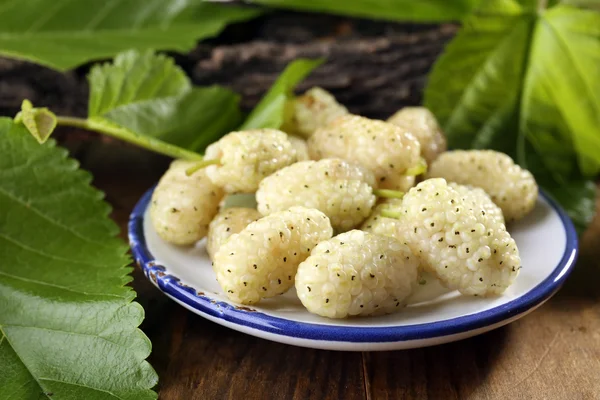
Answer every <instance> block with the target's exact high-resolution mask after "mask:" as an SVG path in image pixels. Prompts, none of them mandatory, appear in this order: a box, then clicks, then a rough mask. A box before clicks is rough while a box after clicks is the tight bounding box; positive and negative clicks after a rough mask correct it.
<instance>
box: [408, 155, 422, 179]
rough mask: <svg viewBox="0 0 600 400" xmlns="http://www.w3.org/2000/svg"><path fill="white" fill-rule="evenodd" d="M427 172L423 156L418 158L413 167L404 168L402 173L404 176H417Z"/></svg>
mask: <svg viewBox="0 0 600 400" xmlns="http://www.w3.org/2000/svg"><path fill="white" fill-rule="evenodd" d="M426 172H427V161H425V159H424V158H421V159H419V162H418V163H417V165H415V166H414V167H410V168H409V169H407V170H406V172H405V173H404V175H406V176H417V175H421V174H424V173H426Z"/></svg>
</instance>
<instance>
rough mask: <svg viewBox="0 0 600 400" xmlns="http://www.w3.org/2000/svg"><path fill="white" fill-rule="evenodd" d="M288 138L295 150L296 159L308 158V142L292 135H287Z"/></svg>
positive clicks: (303, 159) (304, 159)
mask: <svg viewBox="0 0 600 400" xmlns="http://www.w3.org/2000/svg"><path fill="white" fill-rule="evenodd" d="M288 140H289V141H290V143H291V144H292V147H293V148H294V150H296V158H297V159H298V161H306V160H310V157H309V156H308V144H307V143H306V140H304V139H302V138H300V137H298V136H294V135H288Z"/></svg>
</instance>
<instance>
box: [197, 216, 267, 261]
mask: <svg viewBox="0 0 600 400" xmlns="http://www.w3.org/2000/svg"><path fill="white" fill-rule="evenodd" d="M260 218H262V215H261V213H259V212H258V211H257V210H255V209H253V208H246V207H231V208H227V209H225V210H223V211H221V212H220V213H218V214H217V216H216V217H215V218H214V219H213V220H212V221H211V223H210V225H209V227H208V236H207V239H206V251H207V252H208V255H209V256H210V258H211V259H212V258H213V256H214V255H215V254H216V253H217V250H219V248H220V247H221V245H222V244H223V243H225V241H226V240H227V239H229V237H230V236H231V235H233V234H234V233H239V232H241V231H242V230H243V229H244V228H245V227H247V226H248V225H249V224H250V223H251V222H254V221H257V220H259V219H260Z"/></svg>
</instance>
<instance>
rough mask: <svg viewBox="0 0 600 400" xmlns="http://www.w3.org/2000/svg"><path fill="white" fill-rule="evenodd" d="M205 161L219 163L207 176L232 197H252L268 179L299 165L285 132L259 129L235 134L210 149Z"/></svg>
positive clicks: (208, 170)
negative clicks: (236, 195)
mask: <svg viewBox="0 0 600 400" xmlns="http://www.w3.org/2000/svg"><path fill="white" fill-rule="evenodd" d="M204 157H205V160H207V161H209V160H218V161H219V163H218V164H217V165H209V166H207V167H206V174H207V175H208V177H209V178H210V179H211V180H212V181H213V183H215V184H216V185H219V186H221V187H223V188H224V189H225V191H226V192H228V193H236V192H242V193H252V192H255V191H256V188H257V187H258V184H259V182H260V181H261V180H263V178H264V177H266V176H269V175H271V174H272V173H273V172H275V171H277V170H279V169H281V168H283V167H285V166H287V165H290V164H293V163H295V162H296V161H297V157H296V150H294V147H293V146H292V144H291V143H290V141H289V140H288V137H287V135H286V134H285V133H284V132H281V131H278V130H276V129H257V130H248V131H239V132H231V133H228V134H227V135H225V136H223V137H222V138H221V139H219V141H218V142H215V143H213V144H211V145H210V146H208V147H207V148H206V153H205V156H204Z"/></svg>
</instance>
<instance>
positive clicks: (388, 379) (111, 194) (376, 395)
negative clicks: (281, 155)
mask: <svg viewBox="0 0 600 400" xmlns="http://www.w3.org/2000/svg"><path fill="white" fill-rule="evenodd" d="M109 146H110V145H109ZM99 151H101V150H99ZM127 152H131V153H132V154H128V153H127ZM136 152H137V150H133V149H128V148H119V149H117V150H116V151H111V153H114V154H115V156H114V157H115V159H125V160H126V159H131V158H132V157H135V158H136V159H139V158H140V157H137V155H136V154H134V153H136ZM102 153H103V154H106V152H104V151H102ZM99 165H100V163H99V161H98V159H96V160H95V159H94V157H93V156H92V157H90V158H88V161H87V162H86V163H84V166H86V167H87V168H90V169H91V170H92V171H93V173H94V175H95V176H96V180H95V184H96V185H97V186H98V187H99V188H101V189H102V190H104V191H105V192H106V194H107V200H108V201H109V202H111V203H112V204H113V206H114V212H113V217H114V219H115V220H116V221H117V222H118V223H119V224H120V226H121V228H122V229H123V230H125V228H126V226H125V224H126V221H127V217H128V214H129V212H130V211H131V209H132V207H133V205H134V204H135V202H136V201H137V200H138V198H139V197H140V196H141V194H142V193H143V192H144V191H145V190H146V189H147V188H148V187H149V186H150V185H151V184H152V183H153V182H154V181H155V179H156V178H157V177H158V176H159V174H160V172H161V171H162V168H164V165H165V163H164V160H162V159H159V158H153V159H152V161H151V162H145V163H137V164H134V165H132V164H131V163H130V164H129V167H128V169H127V170H126V172H125V171H124V170H123V169H122V167H123V165H119V163H112V164H110V165H112V167H110V169H107V167H106V165H107V163H105V162H102V165H103V166H99ZM123 237H125V232H123ZM134 277H135V279H134V282H133V285H134V287H135V289H136V290H137V291H138V294H139V299H138V301H140V302H141V303H142V305H143V306H144V308H145V309H146V320H145V321H144V323H143V325H142V329H143V330H144V332H146V334H147V335H148V337H149V338H150V340H151V341H152V343H153V352H152V355H151V356H150V362H151V363H152V365H153V366H154V368H156V370H157V372H158V373H159V375H160V383H159V387H158V390H159V392H160V398H161V399H166V400H171V399H173V400H179V399H186V400H187V399H201V400H206V399H209V400H212V399H260V400H268V399H277V400H281V399H319V400H322V399H336V400H337V399H348V400H353V399H369V400H372V399H373V400H374V399H377V400H379V399H394V400H396V399H528V400H530V399H569V400H575V399H600V289H599V283H600V218H599V219H597V220H596V221H595V223H594V225H593V226H592V227H591V228H590V229H589V230H588V232H587V233H586V234H585V236H584V237H583V239H582V244H581V255H580V258H579V262H578V264H577V267H576V268H575V270H574V272H573V273H572V275H571V276H570V277H569V279H568V280H567V282H566V284H565V286H564V287H563V288H562V290H561V291H560V292H559V293H558V294H557V295H556V296H554V297H553V298H552V299H551V300H550V301H548V302H547V303H546V304H545V305H543V306H542V307H540V308H539V309H538V310H536V311H534V312H533V313H532V314H530V315H528V316H527V317H525V318H523V319H521V320H519V321H516V322H514V323H512V324H510V325H508V326H506V327H503V328H499V329H497V330H495V331H492V332H489V333H486V334H483V335H480V336H478V337H474V338H471V339H466V340H463V341H459V342H455V343H451V344H446V345H441V346H435V347H429V348H424V349H416V350H406V351H393V352H373V353H367V352H365V353H351V352H332V351H323V350H310V349H303V348H298V347H292V346H287V345H283V344H277V343H272V342H268V341H266V340H262V339H258V338H254V337H251V336H248V335H245V334H242V333H238V332H236V331H233V330H230V329H227V328H224V327H221V326H220V325H217V324H215V323H212V322H209V321H207V320H204V319H203V318H201V317H199V316H197V315H195V314H193V313H191V312H189V311H187V310H185V309H184V308H183V307H181V306H179V305H177V304H175V303H174V302H172V301H171V300H169V299H167V298H166V297H165V296H164V295H162V294H161V293H160V292H159V291H158V289H156V288H154V286H152V285H151V284H150V283H149V282H148V281H147V280H146V279H145V278H144V276H143V275H142V274H141V272H140V271H139V268H137V267H136V269H135V272H134Z"/></svg>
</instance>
